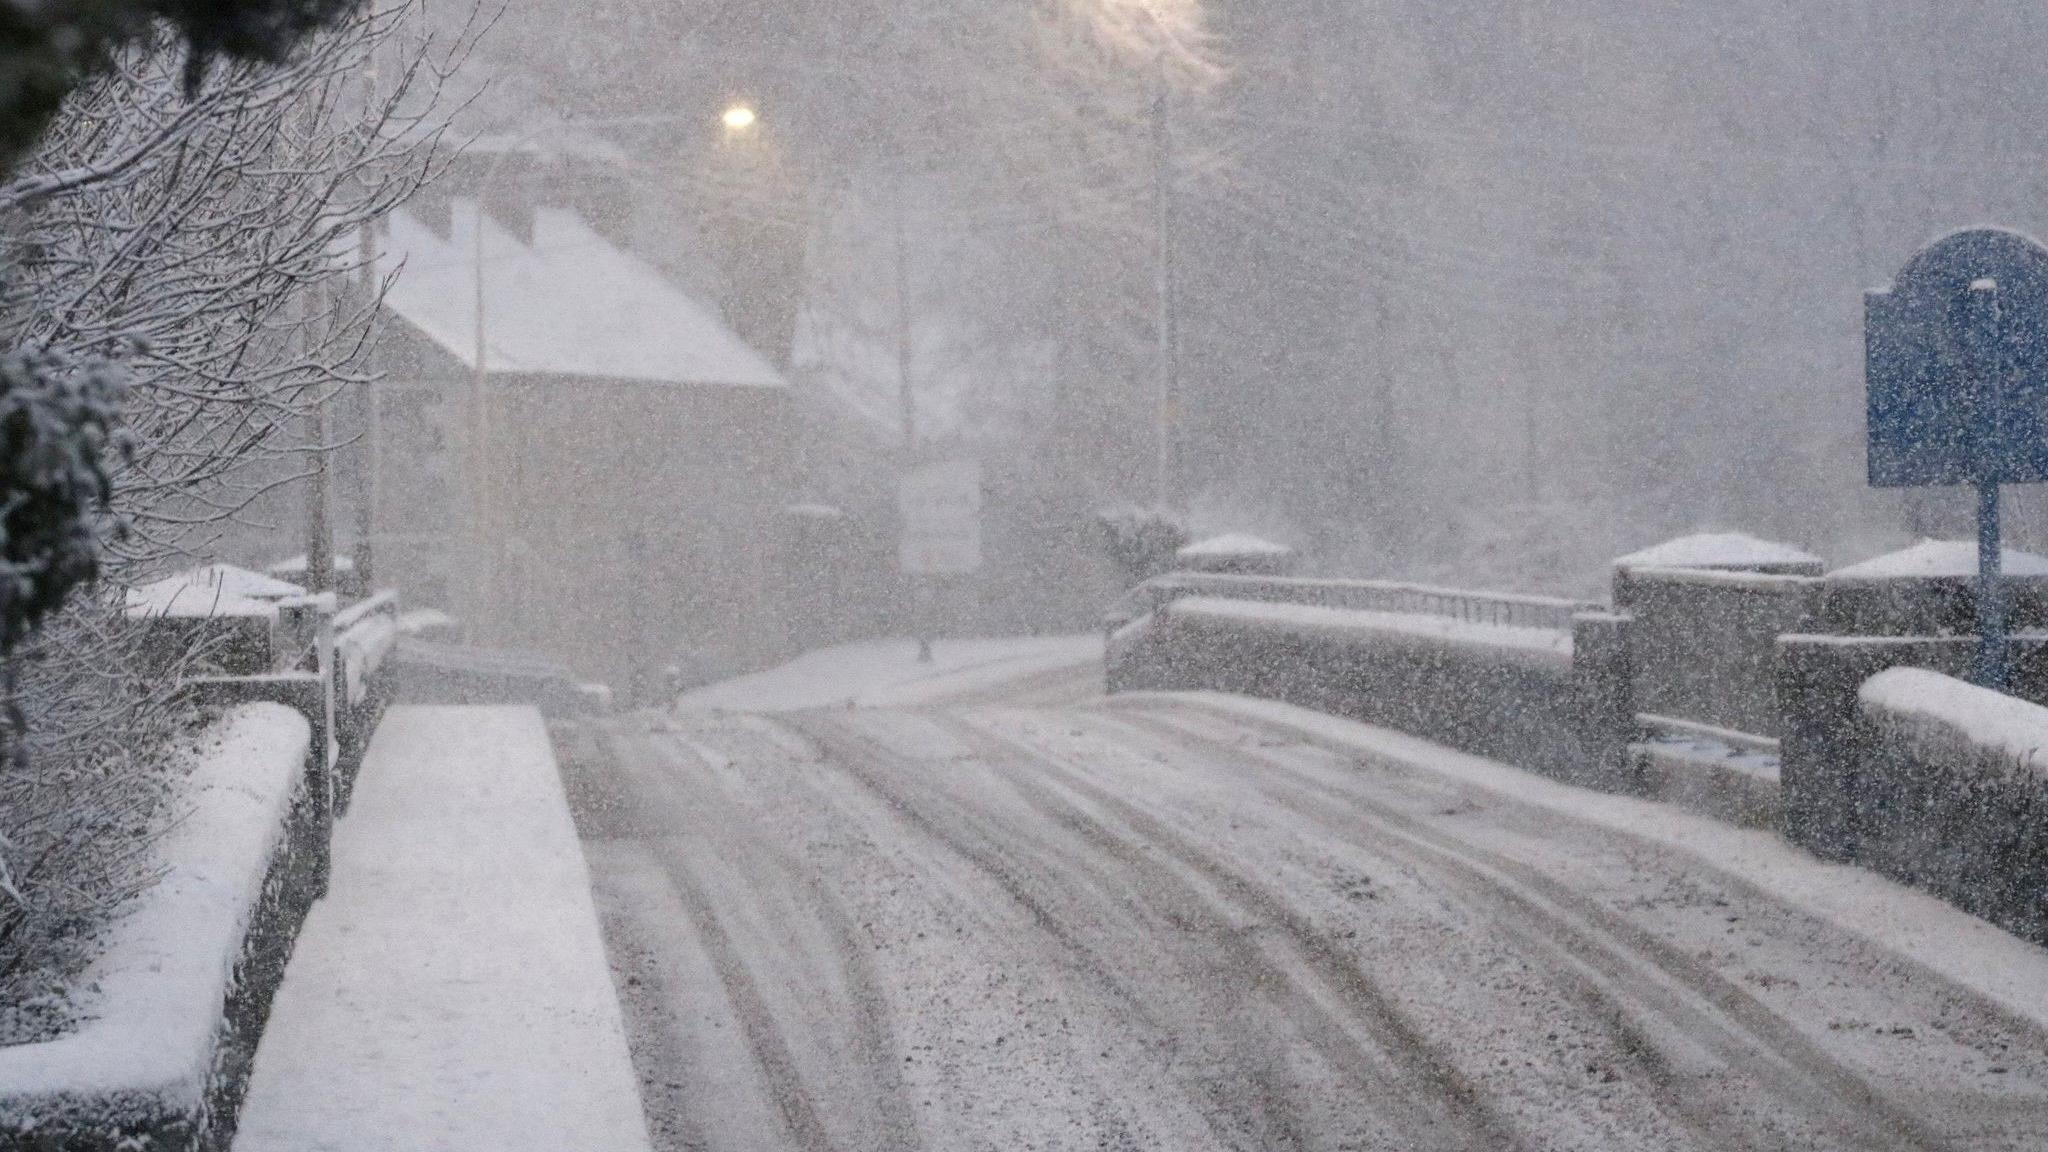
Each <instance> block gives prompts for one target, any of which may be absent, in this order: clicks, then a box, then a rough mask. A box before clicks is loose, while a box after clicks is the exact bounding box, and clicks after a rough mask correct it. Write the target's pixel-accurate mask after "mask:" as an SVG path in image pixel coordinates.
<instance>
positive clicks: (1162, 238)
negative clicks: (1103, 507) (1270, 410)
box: [1152, 51, 1176, 509]
mask: <svg viewBox="0 0 2048 1152" xmlns="http://www.w3.org/2000/svg"><path fill="white" fill-rule="evenodd" d="M1157 82H1158V91H1157V93H1156V94H1155V96H1154V99H1153V101H1152V186H1153V210H1154V213H1155V219H1154V221H1153V225H1154V230H1155V232H1156V234H1157V235H1156V243H1157V247H1158V253H1157V256H1158V265H1157V267H1156V268H1155V269H1154V283H1153V288H1154V291H1155V293H1156V295H1157V297H1158V299H1157V305H1158V309H1159V316H1158V320H1157V325H1156V326H1157V328H1158V336H1159V362H1158V365H1157V368H1158V372H1159V381H1158V388H1159V396H1158V404H1159V415H1158V420H1159V429H1158V434H1159V443H1158V453H1159V457H1158V461H1157V469H1158V472H1157V475H1156V476H1155V478H1154V496H1155V499H1156V501H1157V504H1158V506H1159V507H1160V508H1161V509H1165V508H1167V507H1169V506H1170V505H1171V504H1172V503H1173V498H1174V484H1175V479H1176V478H1175V476H1174V463H1175V461H1174V455H1175V452H1174V448H1175V444H1174V429H1173V426H1174V417H1175V413H1174V401H1175V396H1174V391H1175V387H1176V381H1175V378H1174V377H1175V365H1174V346H1175V343H1176V341H1175V336H1176V333H1175V330H1174V324H1175V316H1174V309H1173V273H1174V267H1173V129H1172V124H1171V121H1170V116H1171V112H1172V108H1171V105H1170V103H1169V96H1170V94H1171V92H1172V86H1171V85H1169V84H1168V83H1167V76H1166V54H1165V53H1164V52H1163V51H1162V52H1161V53H1160V54H1159V65H1158V81H1157Z"/></svg>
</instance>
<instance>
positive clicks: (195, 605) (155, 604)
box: [128, 564, 306, 619]
mask: <svg viewBox="0 0 2048 1152" xmlns="http://www.w3.org/2000/svg"><path fill="white" fill-rule="evenodd" d="M305 595H306V590H305V589H304V588H301V587H299V586H298V585H297V584H290V583H286V582H285V581H283V580H278V579H274V578H272V577H269V576H265V575H264V574H263V573H261V572H251V571H249V570H248V569H247V568H237V567H235V566H234V565H232V564H208V565H206V566H204V567H201V568H194V569H191V570H190V571H186V572H180V573H178V574H177V575H175V576H166V577H164V578H163V579H162V580H158V581H156V582H155V583H153V584H144V585H142V586H140V587H137V588H130V589H129V590H128V615H130V616H135V617H145V616H170V617H176V618H180V619H197V618H202V617H210V616H270V615H274V614H275V613H276V612H277V604H278V601H280V600H296V599H299V598H301V597H304V596H305Z"/></svg>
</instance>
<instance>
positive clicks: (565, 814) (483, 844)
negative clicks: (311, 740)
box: [235, 708, 648, 1152]
mask: <svg viewBox="0 0 2048 1152" xmlns="http://www.w3.org/2000/svg"><path fill="white" fill-rule="evenodd" d="M647 1147H648V1138H647V1129H646V1122H645V1120H644V1118H643V1115H642V1112H641V1107H640V1096H639V1089H638V1086H637V1080H636V1078H635V1076H634V1072H633V1067H632V1063H631V1059H630V1057H629V1055H628V1052H627V1048H626V1040H625V1033H624V1029H623V1026H622V1024H621V1022H620V1017H619V1006H618V1000H617V997H616V995H615V994H614V991H613V987H612V979H611V973H610V969H609V967H608V965H607V963H606V959H605V953H604V944H603V939H602V937H601V936H600V934H599V928H598V922H597V914H596V910H595V908H594V907H593V905H592V903H591V896H590V877H589V870H588V868H587V867H586V866H585V864H584V860H583V853H582V849H581V847H580V846H579V845H578V843H577V839H576V832H575V828H574V827H573V826H572V825H571V823H570V820H569V810H568V807H567V804H566V802H565V801H564V799H563V795H562V785H561V779H560V776H559V774H558V772H557V771H556V768H555V762H554V756H553V753H552V751H551V750H550V748H549V744H548V736H547V731H546V729H545V727H544V726H543V725H542V723H541V719H540V715H539V713H537V712H535V711H533V710H531V709H526V708H394V709H392V711H391V713H390V714H389V716H388V717H387V718H386V720H385V721H384V724H383V726H382V727H381V728H380V729H379V730H378V732H377V735H376V738H375V739H374V740H373V741H372V743H371V745H370V750H369V755H368V759H367V760H366V762H365V764H364V768H363V775H362V778H361V781H360V783H359V785H358V787H357V790H356V795H355V800H354V805H353V807H352V808H351V809H350V812H349V815H348V816H347V818H346V819H344V820H343V821H342V822H341V825H340V826H339V828H338V829H337V832H336V837H335V847H334V879H333V886H332V891H331V893H330V895H329V896H328V897H327V899H326V900H324V901H322V902H321V903H320V904H319V905H318V906H317V907H315V908H314V910H313V914H312V917H311V918H310V919H309V920H308V922H307V925H306V929H305V932H304V933H303V934H302V935H301V936H300V937H299V942H298V949H297V951H296V952H295V953H294V955H293V957H292V961H291V966H290V967H289V969H288V970H287V971H286V974H285V981H284V986H283V988H282V989H281V990H280V991H279V993H278V997H277V1002H276V1007H275V1010H274V1012H273V1015H272V1017H271V1021H270V1026H269V1028H268V1030H267V1031H266V1032H265V1034H264V1037H263V1042H262V1046H261V1048H259V1049H258V1051H257V1056H256V1072H255V1077H254V1081H253V1083H252V1084H251V1086H250V1091H249V1099H248V1104H247V1106H246V1108H245V1109H244V1112H243V1115H242V1123H241V1133H240V1135H239V1136H238V1137H237V1139H236V1141H235V1148H236V1150H237V1152H268V1150H271V1149H276V1150H279V1152H285V1150H290V1152H340V1150H346V1152H371V1150H376V1152H384V1150H391V1152H399V1150H405V1152H432V1150H439V1149H449V1150H460V1152H518V1150H521V1149H533V1150H536V1152H541V1150H545V1152H574V1150H579V1149H591V1150H593V1152H596V1150H600V1149H602V1150H604V1152H636V1150H641V1149H645V1148H647Z"/></svg>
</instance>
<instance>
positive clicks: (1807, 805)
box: [1778, 635, 2048, 861]
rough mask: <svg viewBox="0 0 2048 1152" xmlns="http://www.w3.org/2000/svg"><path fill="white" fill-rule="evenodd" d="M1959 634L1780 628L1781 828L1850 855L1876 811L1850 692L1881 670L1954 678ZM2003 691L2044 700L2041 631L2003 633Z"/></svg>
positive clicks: (2047, 661) (1969, 650)
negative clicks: (2006, 687)
mask: <svg viewBox="0 0 2048 1152" xmlns="http://www.w3.org/2000/svg"><path fill="white" fill-rule="evenodd" d="M1976 645H1977V641H1976V639H1975V638H1974V637H1968V636H1799V635H1794V636H1784V637H1780V638H1779V641H1778V699H1779V701H1780V704H1781V707H1782V710H1783V726H1784V730H1783V732H1782V734H1781V736H1780V754H1781V759H1782V763H1781V768H1780V796H1781V800H1782V803H1783V805H1784V825H1783V827H1784V832H1785V835H1786V836H1787V837H1788V838H1790V839H1791V840H1793V841H1794V842H1796V843H1798V844H1800V845H1802V846H1804V847H1805V848H1806V849H1807V850H1809V851H1811V852H1813V853H1814V854H1815V855H1818V856H1821V857H1823V858H1825V859H1829V860H1840V861H1859V860H1861V859H1862V856H1863V852H1864V842H1865V840H1866V839H1867V837H1868V835H1869V834H1870V832H1871V830H1872V828H1874V827H1875V826H1876V825H1877V824H1879V823H1881V822H1882V821H1883V819H1885V817H1882V816H1881V815H1880V814H1879V812H1878V810H1877V809H1876V807H1875V803H1876V799H1875V797H1876V792H1875V791H1874V790H1873V788H1872V787H1871V785H1870V779H1869V761H1870V756H1871V753H1870V751H1869V747H1868V734H1867V731H1866V729H1865V726H1864V724H1863V722H1862V715H1861V711H1860V705H1859V703H1858V699H1857V694H1858V693H1859V692H1861V691H1862V688H1863V685H1864V683H1865V682H1866V681H1868V680H1869V679H1870V678H1871V677H1873V676H1876V675H1877V674H1878V673H1880V672H1884V671H1886V670H1887V669H1891V668H1925V669H1929V670H1931V671H1935V672H1940V673H1943V674H1944V675H1948V676H1961V675H1963V674H1964V673H1965V672H1966V671H1967V670H1968V668H1969V666H1970V660H1971V657H1972V655H1973V654H1974V653H1975V651H1976ZM2009 652H2010V660H2009V662H2010V665H2011V668H2010V672H2011V687H2010V693H2011V695H2013V696H2015V697H2017V698H2019V699H2022V700H2029V701H2032V702H2034V703H2037V704H2039V703H2048V637H2043V636H2039V635H2032V636H2016V637H2014V638H2013V639H2012V641H2011V647H2010V649H2009Z"/></svg>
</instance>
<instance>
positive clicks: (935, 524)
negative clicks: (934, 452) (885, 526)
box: [897, 460, 981, 576]
mask: <svg viewBox="0 0 2048 1152" xmlns="http://www.w3.org/2000/svg"><path fill="white" fill-rule="evenodd" d="M897 509H898V511H899V512H900V513H901V516H902V519H903V538H902V540H901V541H900V542H899V544H898V546H897V560H898V562H899V563H900V564H902V566H903V570H904V571H905V572H908V573H910V574H912V575H915V576H956V575H961V574H963V573H967V572H977V571H980V569H981V462H980V461H979V460H948V461H945V462H943V463H939V464H927V465H925V466H924V467H922V468H918V469H916V470H914V471H912V472H911V473H909V474H908V475H906V476H904V477H903V480H902V483H901V485H900V487H899V488H898V489H897Z"/></svg>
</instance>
